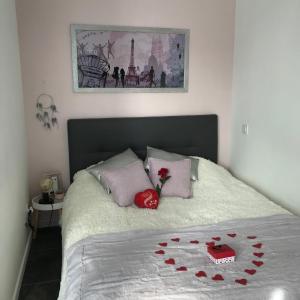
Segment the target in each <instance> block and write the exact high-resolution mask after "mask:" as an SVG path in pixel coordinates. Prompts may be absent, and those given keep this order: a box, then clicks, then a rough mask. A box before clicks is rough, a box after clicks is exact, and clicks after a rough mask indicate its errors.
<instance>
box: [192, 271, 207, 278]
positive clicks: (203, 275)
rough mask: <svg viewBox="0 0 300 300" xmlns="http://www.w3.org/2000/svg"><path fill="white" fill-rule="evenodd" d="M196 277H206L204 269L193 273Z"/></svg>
mask: <svg viewBox="0 0 300 300" xmlns="http://www.w3.org/2000/svg"><path fill="white" fill-rule="evenodd" d="M195 275H196V276H197V277H207V275H206V273H205V272H204V271H199V272H197V273H196V274H195Z"/></svg>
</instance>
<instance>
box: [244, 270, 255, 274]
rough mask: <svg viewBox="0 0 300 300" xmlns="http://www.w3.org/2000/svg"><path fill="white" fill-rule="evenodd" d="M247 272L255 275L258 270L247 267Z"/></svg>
mask: <svg viewBox="0 0 300 300" xmlns="http://www.w3.org/2000/svg"><path fill="white" fill-rule="evenodd" d="M245 272H246V273H248V274H249V275H254V274H255V273H256V270H255V269H246V270H245Z"/></svg>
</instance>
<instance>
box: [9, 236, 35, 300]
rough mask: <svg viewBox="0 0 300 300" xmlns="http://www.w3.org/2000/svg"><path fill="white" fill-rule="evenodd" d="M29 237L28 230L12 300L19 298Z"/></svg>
mask: <svg viewBox="0 0 300 300" xmlns="http://www.w3.org/2000/svg"><path fill="white" fill-rule="evenodd" d="M31 237H32V231H31V230H30V232H29V234H28V237H27V242H26V246H25V251H24V255H23V258H22V262H21V266H20V270H19V274H18V278H17V282H16V285H15V290H14V294H13V298H12V299H13V300H18V298H19V293H20V289H21V285H22V280H23V275H24V272H25V268H26V263H27V259H28V255H29V250H30V246H31Z"/></svg>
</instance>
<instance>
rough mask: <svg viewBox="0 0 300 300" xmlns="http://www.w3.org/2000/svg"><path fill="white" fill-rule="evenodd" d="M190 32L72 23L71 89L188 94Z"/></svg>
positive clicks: (81, 90)
mask: <svg viewBox="0 0 300 300" xmlns="http://www.w3.org/2000/svg"><path fill="white" fill-rule="evenodd" d="M189 35H190V31H189V30H188V29H172V28H152V27H128V26H107V25H79V24H72V25H71V41H72V68H73V90H74V92H79V93H99V92H100V93H101V92H105V93H107V92H108V93H109V92H117V93H123V92H125V93H126V92H143V93H145V92H187V91H188V67H189V66H188V64H189Z"/></svg>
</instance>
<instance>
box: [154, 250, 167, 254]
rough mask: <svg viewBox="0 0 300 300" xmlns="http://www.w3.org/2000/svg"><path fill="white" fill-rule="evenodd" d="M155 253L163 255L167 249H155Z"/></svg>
mask: <svg viewBox="0 0 300 300" xmlns="http://www.w3.org/2000/svg"><path fill="white" fill-rule="evenodd" d="M155 253H156V254H160V255H162V254H165V251H164V250H157V251H155Z"/></svg>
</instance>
